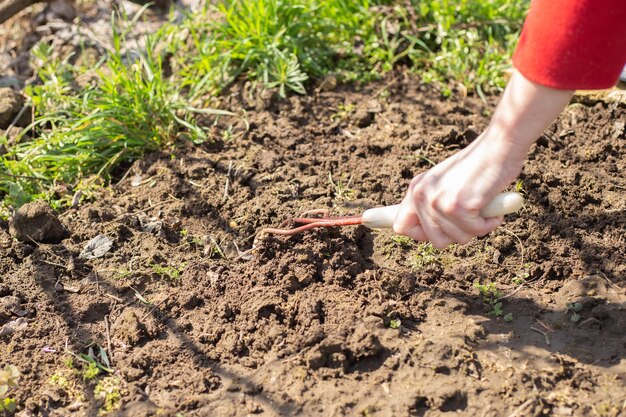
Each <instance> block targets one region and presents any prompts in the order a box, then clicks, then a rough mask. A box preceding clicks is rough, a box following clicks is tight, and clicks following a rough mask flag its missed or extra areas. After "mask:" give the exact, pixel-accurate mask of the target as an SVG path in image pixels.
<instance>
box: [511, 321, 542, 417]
mask: <svg viewBox="0 0 626 417" xmlns="http://www.w3.org/2000/svg"><path fill="white" fill-rule="evenodd" d="M531 329H532V327H531ZM535 401H536V398H529V399H527V400H526V401H524V402H523V403H522V405H520V406H519V407H517V408H516V409H515V411H513V412H512V413H511V414H509V417H517V416H519V415H521V412H522V411H524V410H525V409H526V408H527V407H528V406H529V405H531V404H532V403H534V402H535Z"/></svg>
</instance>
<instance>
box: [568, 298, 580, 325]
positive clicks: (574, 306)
mask: <svg viewBox="0 0 626 417" xmlns="http://www.w3.org/2000/svg"><path fill="white" fill-rule="evenodd" d="M582 309H583V305H582V304H581V303H578V302H574V303H572V302H569V303H567V304H566V310H565V313H566V314H570V320H571V321H572V322H573V323H578V322H579V321H580V318H581V316H580V314H579V313H580V312H581V311H582Z"/></svg>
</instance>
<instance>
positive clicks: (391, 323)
mask: <svg viewBox="0 0 626 417" xmlns="http://www.w3.org/2000/svg"><path fill="white" fill-rule="evenodd" d="M401 325H402V321H401V320H400V319H392V320H390V321H389V327H391V328H392V329H399V328H400V326H401Z"/></svg>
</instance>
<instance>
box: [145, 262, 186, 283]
mask: <svg viewBox="0 0 626 417" xmlns="http://www.w3.org/2000/svg"><path fill="white" fill-rule="evenodd" d="M150 266H151V267H152V270H153V271H154V272H155V273H156V274H157V275H158V276H160V277H161V278H165V279H167V280H169V281H178V280H179V279H180V276H181V274H182V273H183V269H184V268H185V264H181V265H180V266H179V267H174V266H169V265H159V264H152V265H150Z"/></svg>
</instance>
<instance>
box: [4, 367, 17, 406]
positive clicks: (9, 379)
mask: <svg viewBox="0 0 626 417" xmlns="http://www.w3.org/2000/svg"><path fill="white" fill-rule="evenodd" d="M20 376H21V374H20V371H19V369H17V367H16V366H14V365H6V366H5V367H4V369H2V370H0V413H3V412H6V413H13V412H14V411H15V408H16V406H17V403H16V401H15V399H13V398H11V397H7V396H6V394H7V392H9V390H10V389H11V388H15V387H17V386H18V380H19V379H20Z"/></svg>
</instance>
